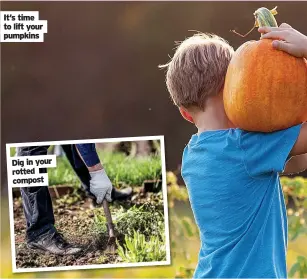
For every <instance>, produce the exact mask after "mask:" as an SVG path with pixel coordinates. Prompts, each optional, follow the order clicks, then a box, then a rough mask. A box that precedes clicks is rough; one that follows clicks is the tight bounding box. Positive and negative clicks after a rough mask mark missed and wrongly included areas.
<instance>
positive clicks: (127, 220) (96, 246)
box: [7, 136, 170, 272]
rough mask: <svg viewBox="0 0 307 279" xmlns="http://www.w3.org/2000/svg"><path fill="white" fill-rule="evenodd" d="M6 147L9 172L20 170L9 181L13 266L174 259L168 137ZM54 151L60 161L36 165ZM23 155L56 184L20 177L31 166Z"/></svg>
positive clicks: (163, 262) (33, 267) (20, 268)
mask: <svg viewBox="0 0 307 279" xmlns="http://www.w3.org/2000/svg"><path fill="white" fill-rule="evenodd" d="M7 151H8V162H9V159H10V160H12V162H14V163H13V164H12V165H13V166H14V167H13V168H14V170H15V172H14V170H13V171H12V169H10V167H9V166H8V173H9V174H11V173H14V174H16V173H17V174H19V176H18V179H13V180H12V181H14V185H13V186H12V185H11V187H10V185H9V192H10V193H11V199H10V211H11V212H10V213H11V216H10V217H11V220H10V221H11V234H12V237H11V241H12V250H13V251H12V257H13V259H12V262H13V268H14V269H15V270H14V272H27V271H29V272H30V271H31V272H33V271H48V270H68V269H69V270H71V269H81V268H82V269H87V268H105V267H128V266H146V265H167V264H170V249H169V235H168V220H167V216H168V212H167V197H166V177H165V159H164V156H165V152H164V138H163V136H162V137H150V138H143V137H142V138H137V140H130V139H129V140H127V139H123V140H120V139H119V140H118V141H116V142H114V140H113V141H112V142H110V141H108V140H95V141H93V142H91V141H86V142H85V141H80V143H78V141H73V142H69V141H65V142H50V143H48V142H44V143H24V144H15V145H7ZM50 155H54V156H56V166H55V167H49V168H44V167H39V164H36V161H37V162H43V160H45V161H47V160H46V159H44V158H45V156H47V157H48V156H49V157H50ZM23 156H26V158H24V159H25V160H27V161H24V162H26V163H29V160H30V161H33V162H34V164H33V172H32V173H34V171H35V172H36V173H37V174H36V177H39V176H40V174H43V173H44V174H45V175H46V174H47V175H48V176H47V177H48V184H49V186H48V184H47V185H46V186H31V183H30V182H32V181H36V180H37V179H39V178H29V175H26V176H25V177H26V178H20V177H21V176H20V173H26V172H28V173H30V172H31V171H32V170H31V168H29V166H26V165H25V164H24V163H22V162H23V161H22V160H23ZM47 157H46V158H47ZM49 157H48V158H49ZM32 158H33V159H32ZM43 166H45V165H43ZM31 167H32V165H31ZM16 177H17V176H16ZM35 179H36V180H35ZM29 181H30V182H29ZM15 183H17V185H16V184H15ZM18 183H19V184H18ZM22 183H26V184H25V185H26V186H24V185H23V184H22ZM29 183H30V186H29ZM14 265H15V266H14Z"/></svg>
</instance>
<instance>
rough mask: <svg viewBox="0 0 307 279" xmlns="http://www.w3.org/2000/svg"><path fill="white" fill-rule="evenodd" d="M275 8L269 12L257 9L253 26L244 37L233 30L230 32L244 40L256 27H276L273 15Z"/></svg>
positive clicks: (275, 12) (275, 13)
mask: <svg viewBox="0 0 307 279" xmlns="http://www.w3.org/2000/svg"><path fill="white" fill-rule="evenodd" d="M276 9H277V7H275V8H274V9H272V10H269V9H267V8H263V7H262V8H259V9H258V10H256V11H255V12H254V17H255V24H254V26H253V28H252V29H251V30H249V31H248V32H247V33H246V34H245V35H242V34H240V33H238V32H237V31H235V30H230V31H231V32H233V33H235V34H236V35H239V36H240V37H242V38H244V37H246V36H247V35H249V34H250V33H251V32H252V31H253V30H254V29H255V28H256V27H263V26H268V27H277V26H278V25H277V22H276V19H275V17H274V15H277V10H276Z"/></svg>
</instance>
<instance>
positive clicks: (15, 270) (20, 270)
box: [6, 136, 171, 273]
mask: <svg viewBox="0 0 307 279" xmlns="http://www.w3.org/2000/svg"><path fill="white" fill-rule="evenodd" d="M147 140H148V141H149V140H159V141H160V155H161V167H162V194H163V206H164V228H165V250H166V261H159V262H142V263H117V264H94V265H80V266H56V267H37V268H36V267H34V268H17V267H16V250H15V248H16V247H15V229H14V209H13V189H12V188H11V187H9V185H7V186H8V198H9V214H10V238H11V255H12V270H13V273H24V272H45V271H66V270H85V269H104V268H125V267H144V266H161V265H170V264H171V251H170V235H169V219H168V216H169V215H168V202H167V182H166V162H165V142H164V136H142V137H124V138H106V139H86V140H63V141H44V142H23V143H7V144H6V158H7V162H8V159H9V158H10V157H11V153H10V150H11V148H12V147H23V146H42V145H61V144H82V143H112V142H125V141H127V142H129V141H147ZM7 173H10V167H9V165H8V164H7Z"/></svg>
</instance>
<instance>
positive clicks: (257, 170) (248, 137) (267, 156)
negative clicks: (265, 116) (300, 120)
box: [239, 125, 302, 177]
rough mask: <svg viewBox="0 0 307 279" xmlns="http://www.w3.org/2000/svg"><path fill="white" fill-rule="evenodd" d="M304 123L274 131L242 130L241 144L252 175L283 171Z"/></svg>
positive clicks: (245, 161) (246, 164)
mask: <svg viewBox="0 0 307 279" xmlns="http://www.w3.org/2000/svg"><path fill="white" fill-rule="evenodd" d="M301 127H302V125H297V126H294V127H291V128H289V129H286V130H281V131H277V132H273V133H256V132H246V131H242V133H241V136H240V141H239V145H240V148H241V150H242V152H243V155H242V156H243V161H244V164H245V168H246V171H247V172H248V174H249V175H250V176H252V177H257V176H261V175H264V174H268V173H272V172H282V171H283V170H284V168H285V165H286V162H287V160H288V158H289V155H290V152H291V150H292V148H293V146H294V144H295V143H296V141H297V139H298V136H299V133H300V130H301Z"/></svg>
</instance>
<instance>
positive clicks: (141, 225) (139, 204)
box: [14, 187, 165, 268]
mask: <svg viewBox="0 0 307 279" xmlns="http://www.w3.org/2000/svg"><path fill="white" fill-rule="evenodd" d="M133 189H134V195H133V196H132V198H131V199H130V200H128V201H124V202H115V203H113V204H111V206H110V209H111V212H112V217H113V219H114V223H115V227H116V230H117V239H118V244H119V245H120V246H121V247H122V248H123V249H121V256H120V255H119V254H118V250H117V251H116V252H115V253H114V254H110V253H107V252H106V250H105V249H106V242H107V240H108V234H107V231H106V229H105V219H104V214H103V210H102V208H95V207H94V205H93V203H92V201H91V200H90V199H88V198H86V197H84V196H83V193H82V192H80V191H74V192H71V191H69V194H66V195H64V196H61V197H60V198H57V197H55V195H52V196H53V206H54V208H53V209H54V215H55V220H56V223H55V226H56V228H57V229H58V231H59V232H61V233H62V234H63V235H64V237H65V239H67V240H68V241H69V242H71V243H75V244H78V245H80V244H81V245H82V246H83V251H82V253H81V254H79V255H76V256H71V255H70V256H55V255H51V254H48V253H43V254H42V253H39V252H37V251H33V250H30V249H29V248H28V247H27V245H26V242H25V229H26V222H25V218H24V214H23V209H22V201H21V198H20V197H15V198H14V226H15V248H16V266H17V268H30V267H55V266H75V265H78V266H80V265H92V264H109V263H112V264H115V263H118V262H124V261H126V262H128V261H129V262H133V261H134V262H136V261H154V260H155V261H156V260H165V253H164V252H165V245H164V244H165V243H164V215H163V212H164V211H163V198H162V192H161V191H159V192H157V193H153V192H145V191H144V187H133ZM17 196H18V195H17ZM135 233H137V235H135ZM143 236H144V237H145V239H146V243H149V244H146V245H151V242H153V243H152V245H151V247H150V248H149V249H159V250H161V251H162V253H158V255H156V254H157V253H156V252H155V251H154V253H153V254H154V256H152V257H153V258H148V257H147V255H145V256H146V257H142V256H140V255H134V254H133V253H134V252H133V251H128V250H129V249H127V246H125V245H126V244H127V241H128V242H129V241H137V240H133V239H134V238H135V237H136V238H141V237H143ZM152 236H154V237H156V238H152ZM141 245H143V244H141ZM157 245H158V246H160V247H154V246H157ZM146 249H148V247H147V248H146ZM138 250H140V251H141V250H142V247H140V248H139V249H138ZM163 251H164V252H163ZM155 257H157V258H155Z"/></svg>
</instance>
